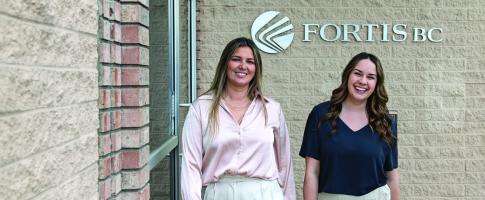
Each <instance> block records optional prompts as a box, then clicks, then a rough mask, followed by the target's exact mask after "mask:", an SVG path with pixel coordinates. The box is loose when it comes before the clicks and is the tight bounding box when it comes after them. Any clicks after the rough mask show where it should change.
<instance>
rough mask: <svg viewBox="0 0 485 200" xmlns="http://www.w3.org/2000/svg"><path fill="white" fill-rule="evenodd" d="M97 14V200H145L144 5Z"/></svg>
mask: <svg viewBox="0 0 485 200" xmlns="http://www.w3.org/2000/svg"><path fill="white" fill-rule="evenodd" d="M99 11H100V15H99V19H98V23H99V32H98V35H99V37H100V40H99V48H98V51H99V66H98V69H99V72H100V75H99V96H100V97H99V108H100V110H99V119H100V129H99V162H98V164H99V177H98V178H99V199H108V198H117V199H149V197H150V196H149V194H150V190H149V188H150V187H149V184H148V180H149V173H150V170H149V168H148V165H147V163H148V157H149V154H150V152H149V146H148V141H149V137H148V133H149V128H148V124H149V108H148V105H149V91H148V84H149V69H148V59H149V56H148V46H149V37H148V31H149V29H148V27H149V24H148V23H149V16H148V14H149V12H148V0H101V1H99Z"/></svg>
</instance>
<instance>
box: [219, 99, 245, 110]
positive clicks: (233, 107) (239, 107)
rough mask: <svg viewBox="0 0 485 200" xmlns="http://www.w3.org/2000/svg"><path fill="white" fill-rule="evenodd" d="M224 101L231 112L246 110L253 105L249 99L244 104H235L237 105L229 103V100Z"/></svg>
mask: <svg viewBox="0 0 485 200" xmlns="http://www.w3.org/2000/svg"><path fill="white" fill-rule="evenodd" d="M224 100H225V102H226V104H227V106H228V107H229V109H231V110H244V109H246V108H247V107H248V106H249V104H250V103H251V101H250V100H249V99H247V100H244V102H242V103H235V104H233V103H230V101H228V100H227V99H224Z"/></svg>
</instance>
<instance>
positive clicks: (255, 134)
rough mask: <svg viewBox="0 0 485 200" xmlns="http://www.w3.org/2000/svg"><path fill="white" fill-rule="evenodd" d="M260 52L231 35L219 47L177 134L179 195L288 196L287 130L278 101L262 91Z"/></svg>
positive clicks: (272, 199)
mask: <svg viewBox="0 0 485 200" xmlns="http://www.w3.org/2000/svg"><path fill="white" fill-rule="evenodd" d="M262 67H263V66H262V63H261V56H260V54H259V51H258V49H257V48H256V45H255V44H254V42H253V41H252V40H250V39H247V38H236V39H234V40H232V41H231V42H229V43H228V44H227V45H226V47H225V48H224V50H223V52H222V55H221V57H220V60H219V63H218V65H217V69H216V74H215V77H214V79H213V81H212V84H211V86H210V88H209V90H208V91H207V92H205V93H204V94H203V95H201V96H200V97H199V98H198V99H197V100H196V101H195V102H194V103H193V104H192V105H191V106H190V109H189V112H188V114H187V117H186V120H185V124H184V127H183V133H182V134H183V135H182V145H183V146H182V151H183V158H182V171H181V183H182V199H185V200H193V199H195V200H197V199H202V197H201V189H202V187H203V186H207V189H206V190H205V195H204V198H203V199H206V200H212V199H215V200H231V199H234V200H235V199H237V200H246V199H248V200H249V199H256V200H257V199H260V200H263V199H264V200H276V199H278V200H282V199H286V200H293V199H295V198H296V197H295V186H294V180H293V165H292V161H291V153H290V142H289V136H288V129H287V126H286V122H285V118H284V115H283V111H282V110H281V106H280V104H279V103H278V102H276V101H275V100H273V99H271V98H268V97H266V96H263V93H262V90H261V89H262V88H261V82H262Z"/></svg>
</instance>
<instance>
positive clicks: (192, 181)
mask: <svg viewBox="0 0 485 200" xmlns="http://www.w3.org/2000/svg"><path fill="white" fill-rule="evenodd" d="M200 123H201V122H200V117H199V115H198V113H197V111H196V110H195V109H194V107H193V106H190V108H189V113H188V114H187V117H186V119H185V123H184V127H183V131H182V152H183V156H182V166H181V172H180V182H181V196H182V199H183V200H200V199H202V197H201V190H202V154H203V148H202V140H203V139H202V131H201V130H202V128H201V125H200Z"/></svg>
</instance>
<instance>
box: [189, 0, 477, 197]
mask: <svg viewBox="0 0 485 200" xmlns="http://www.w3.org/2000/svg"><path fill="white" fill-rule="evenodd" d="M198 10H199V13H198V19H199V23H198V25H197V26H198V31H199V34H198V44H197V45H198V55H197V58H198V67H199V72H198V76H199V86H200V87H201V91H205V90H206V89H207V88H208V85H209V84H210V82H211V80H212V77H213V74H214V69H215V66H216V65H217V60H218V58H219V56H220V53H221V52H222V49H223V47H224V45H225V44H226V43H227V42H228V41H229V40H231V39H233V38H235V37H238V36H246V37H250V27H251V24H252V21H253V20H254V19H255V18H256V17H257V16H258V15H259V14H261V13H263V12H264V11H269V10H274V11H280V12H282V14H283V15H285V16H288V17H289V18H290V20H291V23H292V24H293V25H294V26H295V33H296V34H295V39H294V41H293V43H292V45H291V46H290V48H289V49H287V50H286V51H285V52H283V53H280V54H276V55H270V54H265V53H263V62H264V92H265V94H266V95H269V96H272V97H274V98H276V99H277V100H278V101H280V102H281V103H282V105H283V106H284V111H285V114H286V119H287V121H288V125H289V128H290V134H291V144H292V149H293V150H292V152H293V160H294V164H295V176H296V177H295V179H296V181H297V182H296V185H297V191H298V196H299V199H302V190H303V189H302V187H303V173H304V159H303V158H300V157H299V156H298V155H297V154H298V151H299V149H300V144H301V139H302V135H303V129H304V125H305V120H306V118H307V116H308V113H309V111H310V110H311V109H312V107H313V106H314V105H315V104H317V103H319V102H321V101H323V100H327V99H328V98H329V95H330V93H331V91H332V90H333V89H334V88H335V87H336V86H337V85H338V84H339V80H340V73H341V70H342V69H343V67H344V65H345V64H346V63H347V62H348V60H350V58H351V57H352V56H353V55H355V54H356V53H358V52H361V51H367V52H370V53H374V54H376V55H377V56H378V57H380V58H381V60H382V61H383V65H384V70H385V74H386V87H387V89H388V93H389V95H390V102H389V105H388V106H389V108H390V109H392V110H397V111H398V112H399V124H398V126H399V127H398V130H399V166H400V167H399V170H400V173H401V194H402V195H401V196H402V199H412V200H418V199H420V200H428V199H447V200H448V199H469V200H472V199H473V200H478V199H483V198H484V196H485V178H484V177H485V167H484V166H485V123H484V122H483V121H484V120H485V114H484V113H485V59H484V58H483V55H485V34H484V33H485V23H484V20H485V1H478V0H469V1H467V0H432V1H419V0H405V1H403V0H393V1H385V0H364V1H360V0H352V1H351V0H328V1H320V0H311V1H303V0H293V1H291V0H278V1H276V0H265V1H250V0H243V1H212V0H202V1H199V2H198ZM303 23H316V24H321V25H322V24H325V23H336V24H343V23H355V24H364V23H376V24H382V23H387V24H397V23H403V24H407V25H408V30H407V32H408V37H412V33H411V32H410V30H409V28H413V27H426V28H432V27H438V28H443V33H442V34H441V35H440V36H441V37H442V38H443V41H442V42H440V43H431V42H429V41H428V42H412V41H411V39H412V38H408V39H407V40H406V41H405V42H392V41H390V42H379V41H376V42H360V43H358V42H341V41H337V42H325V41H323V40H321V39H319V38H317V37H314V38H313V41H312V42H302V40H303V35H302V30H303V25H302V24H303ZM376 34H378V32H377V33H376Z"/></svg>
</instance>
